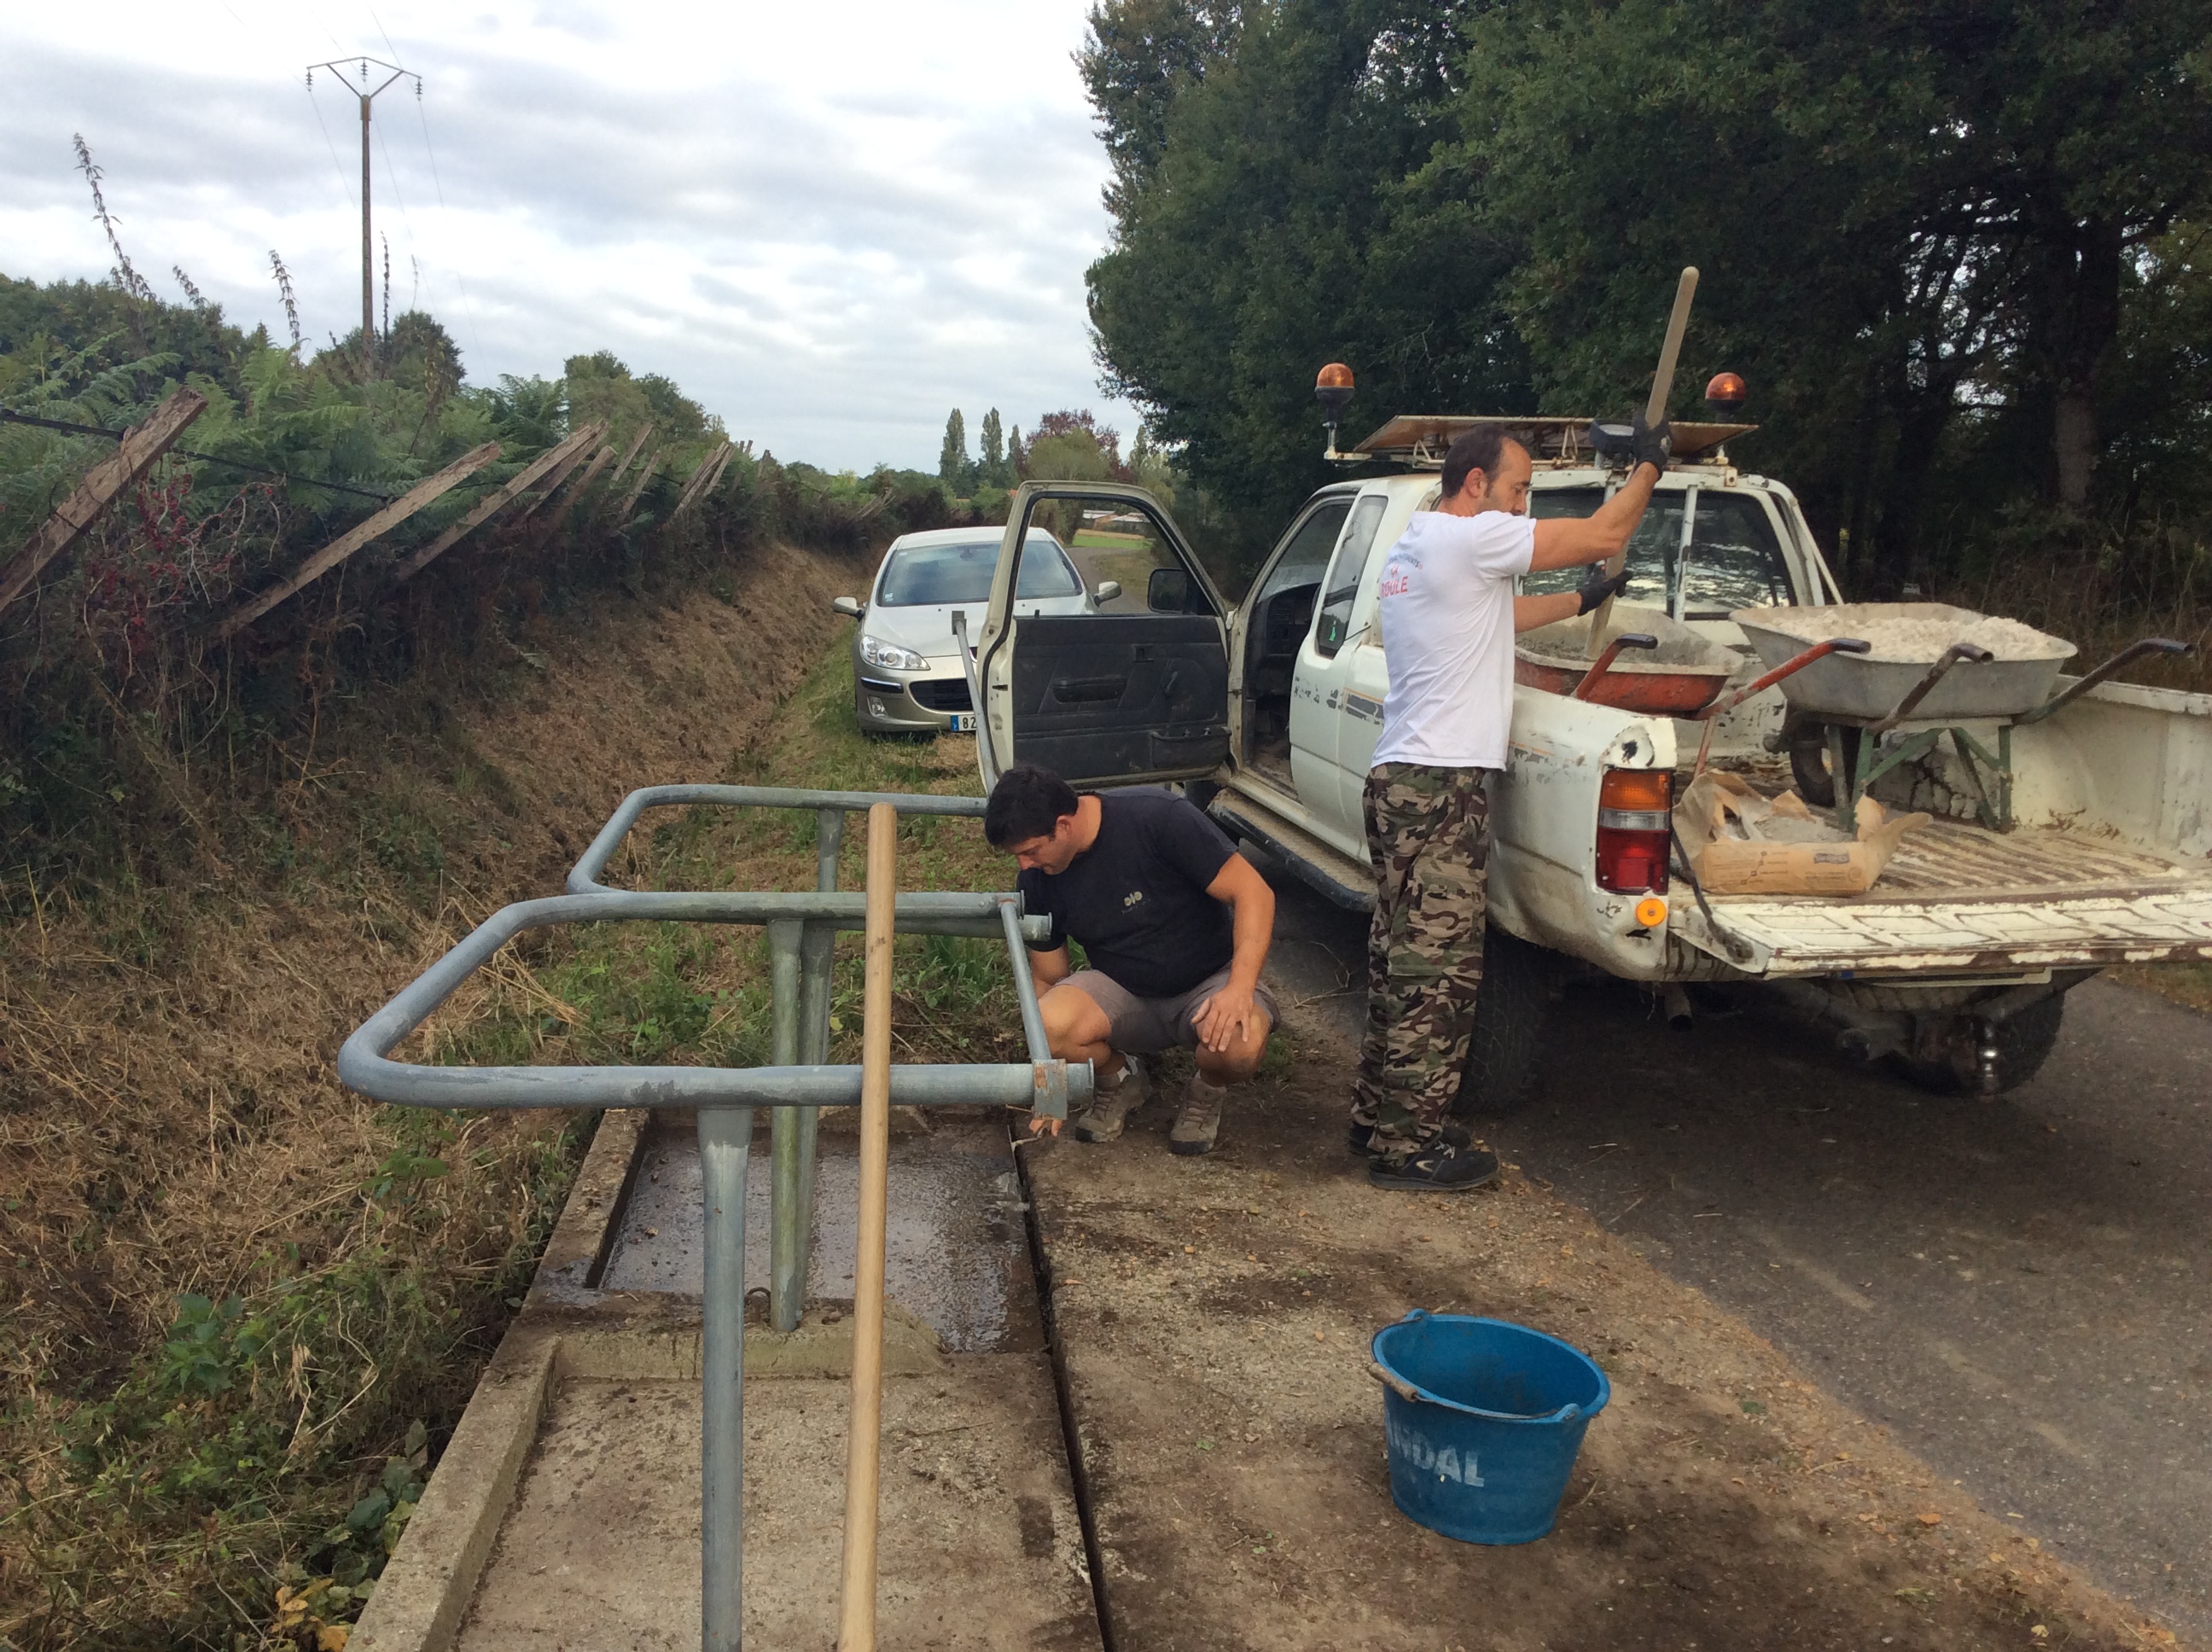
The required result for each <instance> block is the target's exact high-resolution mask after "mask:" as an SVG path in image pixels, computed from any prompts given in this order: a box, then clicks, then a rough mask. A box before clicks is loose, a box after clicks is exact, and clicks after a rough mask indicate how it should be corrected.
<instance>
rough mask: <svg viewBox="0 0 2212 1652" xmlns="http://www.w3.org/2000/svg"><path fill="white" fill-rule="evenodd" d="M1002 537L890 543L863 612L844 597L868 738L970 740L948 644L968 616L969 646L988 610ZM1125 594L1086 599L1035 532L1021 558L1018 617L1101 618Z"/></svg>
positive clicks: (948, 532) (972, 531)
mask: <svg viewBox="0 0 2212 1652" xmlns="http://www.w3.org/2000/svg"><path fill="white" fill-rule="evenodd" d="M1003 537H1004V536H1003V535H1002V534H1000V531H998V530H996V529H994V528H939V529H937V530H935V531H932V532H929V533H907V534H902V535H900V536H899V537H898V538H896V539H894V540H892V541H891V547H890V550H888V551H886V552H885V553H884V563H883V566H882V567H881V568H878V569H877V571H876V583H875V587H874V590H873V592H872V594H871V595H870V597H869V598H868V600H867V603H866V605H865V606H863V605H862V604H861V603H860V601H859V599H858V598H853V597H840V598H837V599H836V601H835V602H834V603H833V604H831V605H832V606H833V607H834V608H836V610H837V611H838V612H839V613H841V614H843V615H846V616H848V617H849V618H852V619H856V620H858V621H859V622H860V625H859V627H858V629H856V630H855V631H854V634H853V712H854V716H856V717H857V718H858V719H859V720H860V727H861V728H862V729H863V730H864V731H866V732H868V733H870V734H933V733H937V732H940V731H943V730H947V729H950V730H952V731H953V732H958V733H972V732H974V730H975V709H974V708H973V707H972V706H970V705H969V697H968V673H967V668H966V665H965V663H964V662H963V660H962V659H961V658H960V645H959V644H958V643H957V642H956V641H954V640H953V636H952V614H953V610H955V609H964V610H967V614H968V628H969V637H970V638H971V639H972V638H973V637H974V636H975V633H976V632H977V631H978V630H980V629H981V627H982V623H983V612H984V610H985V609H987V607H989V606H990V602H991V575H992V574H993V573H994V572H995V571H996V569H997V568H998V565H999V545H1000V540H1001V538H1003ZM1120 595H1121V586H1119V585H1118V584H1116V583H1115V581H1114V580H1107V581H1105V582H1104V583H1103V584H1102V585H1101V586H1099V587H1098V588H1097V590H1096V591H1091V590H1086V589H1085V586H1084V583H1083V576H1082V574H1079V573H1078V572H1077V571H1076V567H1075V563H1074V562H1073V560H1072V559H1071V558H1070V557H1069V556H1068V554H1067V552H1066V549H1065V548H1064V547H1062V545H1061V544H1060V541H1059V540H1058V539H1057V538H1054V536H1053V535H1051V534H1049V533H1048V532H1046V531H1044V530H1043V529H1042V528H1031V529H1030V533H1029V541H1028V544H1027V545H1026V547H1025V548H1024V551H1023V555H1022V572H1021V585H1020V587H1019V589H1018V590H1017V591H1016V592H1015V593H1014V597H1015V609H1016V611H1017V612H1018V613H1021V614H1024V615H1028V614H1095V613H1097V611H1098V604H1101V603H1105V602H1111V601H1113V600H1114V599H1115V598H1116V597H1118V596H1120Z"/></svg>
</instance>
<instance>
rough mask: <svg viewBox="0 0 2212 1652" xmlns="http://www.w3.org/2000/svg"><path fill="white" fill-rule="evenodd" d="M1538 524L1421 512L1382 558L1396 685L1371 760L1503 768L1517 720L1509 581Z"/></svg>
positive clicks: (1532, 544)
mask: <svg viewBox="0 0 2212 1652" xmlns="http://www.w3.org/2000/svg"><path fill="white" fill-rule="evenodd" d="M1535 550H1536V524H1535V522H1534V519H1531V518H1529V517H1526V516H1509V515H1507V514H1506V513H1504V511H1484V512H1482V513H1480V514H1479V515H1475V516H1449V515H1447V514H1445V513H1443V512H1442V511H1416V512H1414V513H1413V520H1412V521H1411V522H1409V523H1407V525H1406V531H1405V532H1404V533H1403V534H1401V536H1400V537H1399V539H1398V543H1397V544H1394V545H1392V546H1391V547H1390V550H1389V555H1388V556H1385V557H1384V558H1383V583H1382V603H1381V612H1382V620H1383V659H1384V661H1385V662H1386V664H1387V665H1389V671H1390V691H1389V694H1388V695H1386V696H1385V697H1384V699H1383V738H1381V739H1379V740H1377V741H1376V743H1375V756H1374V758H1373V762H1375V763H1376V765H1377V766H1379V765H1381V764H1383V763H1426V764H1428V765H1430V766H1431V767H1433V768H1504V767H1505V747H1506V738H1507V736H1508V734H1509V733H1510V731H1511V726H1512V721H1513V581H1514V580H1516V578H1518V577H1519V576H1520V575H1522V574H1526V573H1527V572H1528V563H1529V561H1530V559H1531V558H1532V557H1533V556H1534V555H1535Z"/></svg>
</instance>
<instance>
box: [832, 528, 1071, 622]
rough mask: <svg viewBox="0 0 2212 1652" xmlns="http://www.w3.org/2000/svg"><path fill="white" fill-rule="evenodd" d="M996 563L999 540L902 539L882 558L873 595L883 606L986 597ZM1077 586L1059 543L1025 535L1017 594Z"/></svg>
mask: <svg viewBox="0 0 2212 1652" xmlns="http://www.w3.org/2000/svg"><path fill="white" fill-rule="evenodd" d="M998 566H999V541H998V539H997V538H996V537H994V538H988V539H958V540H954V541H952V542H951V543H950V544H934V545H902V546H900V547H899V548H898V549H897V550H894V551H893V552H891V555H890V561H889V562H886V563H884V577H883V583H882V585H881V586H879V587H878V590H877V592H876V600H877V601H878V602H879V603H881V604H883V605H884V607H886V608H920V607H925V606H928V605H930V604H936V603H948V602H988V601H990V599H991V575H992V574H994V572H996V571H997V568H998ZM1082 589H1083V586H1082V585H1081V584H1080V583H1079V581H1078V580H1077V579H1076V577H1075V569H1074V568H1073V565H1072V564H1071V563H1070V562H1068V560H1067V557H1066V554H1065V553H1064V552H1062V551H1061V550H1060V547H1059V546H1058V545H1056V544H1053V542H1052V540H1051V539H1050V538H1048V537H1047V536H1046V535H1044V534H1042V533H1033V534H1031V535H1030V538H1029V546H1028V554H1027V555H1026V556H1024V557H1023V558H1022V582H1021V587H1020V589H1019V590H1018V591H1017V592H1015V594H1016V595H1017V596H1022V597H1073V596H1074V595H1075V594H1076V593H1077V592H1079V591H1081V590H1082Z"/></svg>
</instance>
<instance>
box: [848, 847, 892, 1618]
mask: <svg viewBox="0 0 2212 1652" xmlns="http://www.w3.org/2000/svg"><path fill="white" fill-rule="evenodd" d="M897 888H898V811H897V810H896V808H895V807H893V806H892V805H890V804H888V803H879V804H878V805H875V807H873V808H872V809H871V810H869V811H868V903H867V928H866V937H867V946H866V957H865V959H864V968H865V974H864V975H863V977H862V983H863V984H862V993H861V1021H860V1254H859V1256H858V1257H857V1259H856V1260H855V1261H854V1266H853V1426H852V1432H851V1436H850V1437H849V1439H848V1443H847V1455H846V1460H845V1603H844V1613H843V1616H842V1619H840V1622H839V1625H838V1630H837V1652H875V1645H876V1513H877V1509H876V1503H877V1477H878V1473H879V1471H880V1468H881V1466H882V1455H883V1452H882V1442H883V1424H884V1228H885V1225H886V1222H887V1219H888V1218H887V1206H888V1204H889V1200H890V1187H889V1182H890V1157H891V941H892V932H891V914H892V910H893V908H892V902H893V899H894V896H896V891H897Z"/></svg>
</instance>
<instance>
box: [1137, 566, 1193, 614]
mask: <svg viewBox="0 0 2212 1652" xmlns="http://www.w3.org/2000/svg"><path fill="white" fill-rule="evenodd" d="M1145 606H1146V607H1147V608H1149V609H1151V610H1152V612H1154V613H1155V614H1187V613H1188V612H1189V611H1190V575H1189V574H1187V573H1185V572H1184V571H1183V570H1182V568H1154V569H1153V570H1152V578H1151V579H1150V580H1146V582H1145Z"/></svg>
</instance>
